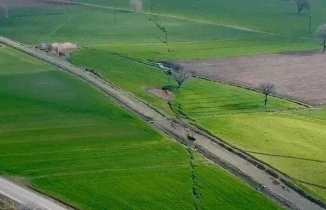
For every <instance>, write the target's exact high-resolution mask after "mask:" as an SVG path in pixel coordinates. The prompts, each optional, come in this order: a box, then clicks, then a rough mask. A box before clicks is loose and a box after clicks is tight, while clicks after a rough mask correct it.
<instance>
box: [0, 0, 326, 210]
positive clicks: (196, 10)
mask: <svg viewBox="0 0 326 210" xmlns="http://www.w3.org/2000/svg"><path fill="white" fill-rule="evenodd" d="M78 1H79V2H88V3H94V4H101V5H106V6H114V5H115V3H117V6H118V7H122V8H129V1H127V0H124V1H114V0H78ZM149 5H150V1H149V0H144V12H142V13H132V12H127V11H122V10H118V11H115V10H111V9H107V8H97V7H86V6H78V7H69V8H56V9H24V10H22V9H12V10H11V18H10V19H9V20H0V34H1V35H3V36H6V37H9V38H13V39H15V40H18V41H21V42H23V43H27V44H37V43H40V42H56V41H60V42H66V41H67V42H74V43H77V44H78V45H79V46H80V47H81V48H82V49H81V50H79V51H77V52H74V53H73V54H72V55H71V57H70V58H69V60H70V61H71V62H72V63H74V64H77V65H81V66H83V67H88V68H92V69H95V70H96V71H99V72H100V73H102V74H103V75H105V76H106V77H107V79H108V80H109V81H110V82H112V83H114V84H116V85H117V86H119V87H121V88H123V89H125V90H128V91H130V92H131V93H133V94H134V95H136V96H137V97H139V98H141V99H143V100H146V101H148V102H150V103H151V104H153V105H154V106H156V107H158V108H160V109H162V110H163V111H165V112H166V113H168V114H170V115H173V114H176V115H179V116H180V115H182V114H183V115H186V116H187V117H188V118H190V119H189V120H190V122H192V123H195V124H197V125H198V126H202V127H204V128H205V129H207V130H209V131H210V132H212V133H214V134H215V135H216V136H218V137H220V138H222V139H223V140H224V141H227V142H229V143H230V144H232V145H235V146H236V147H239V148H241V149H244V150H246V151H247V152H248V153H250V154H252V155H254V156H255V157H257V158H259V159H261V160H262V161H264V162H266V163H268V164H271V165H272V166H273V167H275V168H277V169H279V170H280V171H282V172H284V173H286V174H287V175H289V176H290V177H292V178H293V179H294V180H295V181H296V182H297V183H298V184H300V185H301V186H302V187H304V188H305V189H308V190H309V191H310V192H313V193H314V194H315V195H317V196H319V197H321V198H322V199H324V200H326V190H325V189H326V179H325V177H326V170H325V168H326V167H325V166H326V159H325V156H324V155H323V152H324V151H323V148H325V146H326V145H325V141H324V140H325V136H326V133H325V130H326V129H325V128H326V109H324V108H321V109H309V110H308V109H305V108H304V107H301V106H299V105H296V104H294V103H291V102H289V101H286V100H280V99H276V98H272V97H271V98H270V100H269V103H268V105H267V106H266V107H265V106H264V105H263V100H264V96H263V95H261V94H258V93H256V92H252V91H248V90H244V89H241V88H235V87H232V86H228V85H223V84H219V83H214V82H209V81H204V80H199V79H191V80H189V81H187V82H186V83H185V84H184V86H183V87H182V88H181V89H180V90H179V91H176V92H175V98H174V100H173V101H172V108H173V110H171V109H170V108H169V106H168V105H167V103H166V102H165V101H163V100H161V99H158V98H156V97H155V96H153V95H151V94H149V93H148V92H147V91H146V90H145V88H147V87H155V88H161V87H163V86H165V85H167V84H169V81H168V78H167V77H166V76H165V75H164V74H163V73H162V72H161V71H160V70H159V69H157V68H155V67H153V66H150V65H148V64H152V63H151V61H161V60H179V59H183V60H186V59H203V58H212V57H228V56H238V55H251V54H262V53H278V52H287V51H298V50H315V49H319V47H318V44H317V41H316V40H315V38H314V36H315V30H316V28H317V26H319V25H320V24H322V23H323V21H324V20H325V18H326V2H325V1H323V0H315V1H314V4H313V8H312V10H311V14H312V27H311V30H310V31H308V21H309V16H310V14H309V12H305V13H304V14H302V15H301V16H297V15H296V6H295V5H294V4H293V3H291V2H286V1H273V0H227V1H226V0H207V1H195V0H190V1H184V0H180V1H173V0H165V1H156V0H155V1H154V7H153V10H154V12H155V13H158V14H157V15H156V17H155V16H154V15H153V14H150V10H149ZM115 16H116V21H115ZM149 19H154V20H155V21H156V22H157V23H158V24H160V25H161V26H164V27H165V28H166V30H167V31H168V45H166V44H164V43H162V40H164V34H163V33H162V31H160V30H159V29H158V27H157V26H156V25H155V24H154V23H153V22H152V21H150V20H149ZM27 23H28V24H27ZM168 50H170V52H169V51H168ZM2 51H3V50H2ZM10 53H11V54H13V53H14V52H13V51H8V52H6V53H5V52H2V54H7V55H8V54H10ZM117 53H118V54H117ZM18 57H19V58H14V57H11V58H10V59H4V58H3V59H2V58H1V57H0V61H2V62H3V63H6V62H9V61H10V60H14V59H16V60H17V59H18V60H20V59H23V60H24V62H28V63H30V62H31V61H30V59H27V58H25V59H24V58H23V57H22V56H18ZM1 59H2V60H1ZM7 60H9V61H7ZM11 65H12V64H7V65H6V66H7V67H8V68H5V69H4V70H3V68H1V71H3V73H2V74H3V76H2V78H3V79H2V81H9V79H12V81H14V82H11V83H8V82H2V81H1V83H0V85H1V94H2V95H1V97H2V98H3V99H5V100H2V101H4V102H3V103H1V104H0V106H1V108H2V109H1V110H2V111H3V112H4V113H2V114H1V113H0V115H1V116H4V117H5V118H1V119H0V121H1V122H2V121H4V122H6V123H7V124H3V123H1V125H0V128H1V129H2V128H3V129H5V130H6V132H10V130H12V131H13V132H14V133H15V136H16V137H15V136H11V134H8V135H7V138H9V137H8V136H9V135H10V137H11V138H13V139H14V141H13V144H9V143H8V139H7V140H6V139H4V140H3V141H5V143H4V145H5V146H7V147H8V148H7V147H3V148H4V149H3V150H2V149H0V154H2V153H1V152H2V151H5V152H7V151H11V150H13V148H14V149H15V150H17V151H16V153H17V155H16V156H15V155H11V156H10V155H7V153H5V154H3V155H2V156H0V157H1V158H0V168H1V169H2V168H3V171H5V172H6V173H9V174H11V175H17V176H25V177H27V178H28V179H30V180H31V183H32V184H33V185H34V186H37V187H39V188H41V189H43V190H44V191H46V192H48V193H51V194H54V195H56V196H57V197H59V198H62V199H64V200H66V201H69V202H71V203H73V204H74V205H76V206H81V207H83V208H86V209H87V208H89V209H101V208H103V206H105V205H111V204H112V203H117V205H118V206H119V207H120V208H125V209H126V208H130V206H142V207H148V208H149V207H150V206H151V207H152V206H153V205H157V204H158V205H160V204H162V205H163V204H164V205H168V206H167V207H166V208H172V209H175V208H179V207H180V206H182V207H184V208H185V209H187V208H188V207H189V208H191V206H193V203H194V200H193V197H192V196H191V190H190V187H191V182H190V181H191V180H190V179H189V176H190V171H191V169H190V168H189V167H190V166H189V154H188V153H187V151H186V150H185V149H184V148H182V147H180V146H178V144H176V143H172V142H170V140H167V139H165V138H164V137H162V136H161V135H160V134H158V133H156V132H154V131H152V130H151V129H150V128H148V127H147V126H146V125H144V124H143V123H141V122H140V121H138V120H136V119H135V118H134V117H132V116H131V115H129V114H127V113H125V112H123V111H122V110H121V109H119V108H117V107H116V106H115V105H114V104H111V103H110V102H108V101H107V100H105V99H103V98H102V96H101V94H98V93H96V91H92V90H91V89H90V88H89V87H87V85H85V84H83V83H80V82H78V81H75V80H74V79H72V78H70V77H67V76H66V75H64V74H63V73H60V72H57V71H53V70H48V71H44V69H48V68H49V67H45V66H44V65H41V64H39V63H37V62H33V64H31V65H33V66H35V68H34V67H33V68H32V67H31V68H30V70H29V71H30V72H29V74H26V73H25V71H24V72H20V71H21V69H26V68H27V67H25V64H22V63H21V62H17V63H15V65H17V66H16V67H15V68H12V67H11ZM19 65H20V66H19ZM36 66H39V67H38V68H36ZM22 67H23V68H22ZM15 71H16V73H15ZM22 73H23V74H22ZM31 73H33V74H31ZM35 78H38V80H37V81H38V82H37V83H35ZM45 81H48V82H45ZM58 83H59V84H61V85H60V86H59V87H58V86H57V84H58ZM16 84H20V85H22V87H23V88H17V87H16ZM38 85H39V86H38ZM42 85H44V87H43V86H42ZM2 86H3V87H2ZM45 86H46V87H47V89H46V90H47V91H44V88H45ZM26 87H28V88H26ZM54 87H56V88H59V89H54ZM60 88H61V89H60ZM41 90H42V91H41ZM68 90H70V91H68ZM71 91H72V92H71ZM76 94H77V95H79V97H78V96H75V95H76ZM94 98H97V99H96V100H94ZM12 104H16V105H15V106H12ZM94 107H98V108H95V109H94ZM39 110H41V111H39ZM22 113H23V114H22ZM31 115H32V116H31ZM6 119H7V120H6ZM5 120H6V121H5ZM47 123H48V125H47ZM44 124H45V125H47V126H46V127H45V128H44V127H43V126H44ZM17 125H18V126H17ZM61 125H63V127H62V126H61ZM19 126H21V129H22V130H21V131H20V130H19V129H18V130H19V132H17V131H15V129H16V127H18V128H19ZM26 126H27V128H29V129H27V130H24V129H23V128H24V127H26ZM122 127H123V128H124V129H123V131H121V132H117V131H119V129H120V128H122ZM70 128H72V129H70ZM85 128H86V129H85ZM125 128H128V129H125ZM129 128H130V129H129ZM72 130H73V131H74V132H71V131H72ZM125 130H129V131H130V134H129V135H127V136H126V133H125V132H124V131H125ZM144 130H145V131H144ZM91 133H92V134H91ZM27 134H29V135H31V137H28V135H27ZM84 136H85V138H84ZM111 136H112V139H111ZM109 137H110V146H106V144H107V138H109ZM11 138H10V139H11ZM15 138H16V141H17V142H18V143H19V144H21V141H20V140H21V138H23V140H24V142H25V141H26V142H29V141H31V145H32V146H26V145H19V147H18V148H17V144H18V143H15ZM18 139H19V140H18ZM30 139H35V140H30ZM43 139H49V140H50V142H49V144H46V145H45V144H44V142H43V141H42V140H43ZM94 139H96V140H95V141H96V142H95V143H94ZM121 139H123V142H122V141H121ZM77 140H78V141H79V144H78V145H76V144H75V142H76V141H77ZM135 140H136V141H135ZM90 141H92V142H91V143H90ZM58 142H60V143H59V144H58ZM47 143H48V142H47ZM26 144H27V143H26ZM35 145H36V146H38V147H35ZM20 146H21V147H20ZM26 147H31V148H33V150H35V154H37V155H38V156H36V157H38V158H35V159H31V162H28V161H29V159H27V158H26V159H25V160H24V161H26V162H21V161H22V160H21V155H27V154H33V153H26ZM1 148H2V147H1ZM53 148H56V151H54V152H53ZM125 148H133V149H134V150H132V151H130V150H127V151H125V150H124V149H125ZM149 148H151V150H149ZM45 149H47V150H51V152H49V153H45V154H44V152H43V151H44V150H45ZM88 149H89V151H90V153H89V154H88V153H87V155H85V152H84V151H88ZM121 150H123V151H121ZM57 151H60V153H62V154H61V155H62V156H61V159H60V158H58V157H57V155H56V153H57ZM148 151H153V153H150V154H147V153H148ZM122 152H123V153H122ZM16 153H15V152H13V154H16ZM72 154H73V155H72ZM108 154H109V155H108ZM144 154H146V155H145V156H144ZM41 157H45V158H46V160H47V161H45V163H42V164H41V165H42V167H40V163H39V162H40V161H41V160H42V158H41ZM125 157H130V158H125ZM135 157H137V158H135ZM176 157H178V158H176ZM33 158H34V157H33ZM89 160H92V161H91V163H90V162H89ZM94 160H95V161H97V162H95V164H93V161H94ZM116 160H119V161H118V162H117V161H116ZM197 161H198V170H197V171H198V173H199V171H200V173H199V174H198V177H202V178H201V179H200V180H198V186H206V188H205V187H203V188H202V189H200V190H201V193H202V195H204V194H205V196H203V197H202V198H201V202H200V203H201V205H207V206H203V208H206V209H210V208H212V207H216V206H217V205H219V206H220V205H224V203H229V204H230V205H232V207H230V206H226V207H225V209H232V208H235V209H237V208H241V209H245V208H248V209H256V208H258V206H259V205H260V203H259V202H260V200H259V199H262V198H260V197H259V196H258V195H256V194H254V196H258V197H259V198H258V201H257V202H256V201H255V203H254V204H253V203H249V202H246V201H248V200H249V198H246V197H243V196H239V195H240V194H245V195H247V194H248V193H243V192H241V190H239V189H238V188H240V187H237V185H233V184H230V183H232V182H233V181H234V179H232V178H230V179H229V178H227V179H224V178H223V180H224V181H225V180H230V181H225V183H224V182H223V183H224V184H225V185H224V184H223V186H227V188H228V189H230V190H231V189H233V191H232V192H229V194H228V193H227V192H223V191H222V189H223V190H225V188H219V189H220V190H221V191H220V192H219V193H221V194H222V195H226V196H225V197H223V198H222V199H221V200H222V201H226V202H224V203H223V204H222V203H219V204H215V203H214V202H217V201H216V200H214V199H212V198H211V197H214V196H213V195H215V194H213V193H214V192H215V193H217V192H216V191H215V190H216V189H215V186H218V183H216V181H213V180H216V179H215V178H209V177H213V176H225V172H223V171H221V170H220V169H217V168H215V167H211V166H207V164H206V163H204V162H203V161H202V160H201V159H200V158H199V159H198V160H197ZM57 162H59V163H60V164H61V163H62V164H63V165H62V166H61V165H58V166H57V168H53V167H54V163H57ZM72 162H73V163H72ZM5 163H8V165H4V164H5ZM12 163H14V164H18V165H16V166H13V165H12ZM140 163H141V166H139V164H140ZM137 164H138V165H137ZM9 165H10V166H9ZM152 165H154V166H157V165H160V166H162V167H160V168H159V169H157V168H151V166H152ZM172 165H173V170H171V167H172ZM175 165H178V167H175ZM103 166H105V167H107V168H108V170H110V171H108V170H104V171H103V170H102V168H103ZM24 167H25V168H24ZM86 168H87V170H88V169H89V171H88V172H87V173H86V174H87V175H86V174H83V171H85V170H86ZM99 168H101V170H102V171H101V173H102V174H103V175H102V174H101V176H100V175H99V174H98V172H99V171H100V169H99ZM130 168H133V169H135V170H133V171H129V169H130ZM127 169H128V170H127ZM137 170H138V171H137ZM144 170H146V173H144ZM205 171H206V172H205ZM111 172H112V174H110V173H111ZM113 173H114V174H113ZM131 175H132V176H131ZM116 177H119V179H117V178H116ZM140 177H141V178H140ZM149 177H150V178H149ZM161 179H163V180H166V181H164V183H165V185H164V186H158V184H157V183H162V181H161ZM67 180H70V182H69V183H68V182H67ZM89 180H94V184H93V185H91V186H88V185H85V183H86V182H89ZM140 180H146V181H148V182H150V183H146V185H148V186H150V190H148V189H145V188H143V187H142V186H143V185H142V184H143V183H142V181H140ZM150 180H152V181H150ZM180 180H187V181H184V182H180ZM201 182H202V183H201ZM50 183H51V184H50ZM83 183H84V184H83ZM103 183H105V186H108V187H107V188H106V189H103V191H102V190H98V189H99V188H101V189H102V188H103V187H102V186H103ZM170 183H172V184H170ZM200 183H201V184H200ZM68 185H69V186H68ZM209 185H210V186H212V188H207V186H209ZM231 185H232V187H231ZM72 186H73V187H72ZM129 186H135V188H132V189H130V187H129ZM213 186H214V187H213ZM241 186H242V188H241V189H244V190H248V189H247V188H244V187H243V185H241ZM88 187H89V188H88ZM75 188H76V189H75ZM77 188H78V189H77ZM88 189H89V190H88ZM162 189H164V190H162ZM171 189H173V190H171ZM71 190H76V192H78V193H76V194H75V195H72V194H71V193H70V192H71ZM156 190H157V191H156ZM185 190H188V192H189V193H188V194H187V193H184V192H185ZM93 191H97V192H98V194H94V193H93ZM213 191H214V192H213ZM58 192H60V194H59V193H58ZM81 192H83V193H81ZM108 192H109V195H110V196H109V197H110V198H111V197H112V200H109V199H102V198H106V197H105V196H107V194H108ZM127 192H132V193H130V194H128V193H127ZM164 192H165V193H164ZM136 193H137V196H140V200H138V198H137V199H135V197H133V195H134V194H136ZM232 193H236V195H232ZM111 195H112V196H111ZM127 195H130V197H128V196H127ZM163 195H164V196H163ZM166 195H168V196H167V197H166ZM101 196H103V197H101ZM148 196H154V197H155V198H153V199H152V200H150V199H148ZM182 196H185V197H182ZM237 196H238V197H242V198H243V199H238V197H237ZM122 197H127V198H126V200H124V199H122ZM204 197H205V198H204ZM96 198H101V199H99V200H101V201H102V202H103V203H98V202H99V201H98V200H96ZM208 198H209V199H208ZM230 198H232V199H231V201H230V200H228V199H230ZM79 199H81V200H79ZM233 199H234V200H235V202H233V201H234V200H233ZM255 199H256V198H255ZM237 201H239V202H240V203H237ZM93 202H94V203H93ZM89 203H91V204H89ZM244 203H246V205H257V206H248V207H243V206H241V205H244ZM128 205H129V206H128ZM225 205H227V204H225ZM237 205H238V206H237ZM240 206H241V207H240ZM162 208H164V207H162ZM264 209H267V207H264Z"/></svg>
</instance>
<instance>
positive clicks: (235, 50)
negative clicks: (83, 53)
mask: <svg viewBox="0 0 326 210" xmlns="http://www.w3.org/2000/svg"><path fill="white" fill-rule="evenodd" d="M110 2H111V3H112V1H108V2H106V3H105V2H103V3H105V4H107V5H110V4H111V3H110ZM126 2H127V1H124V3H122V2H121V4H123V5H124V6H126V5H128V4H127V3H126ZM215 2H216V1H214V2H213V1H207V2H202V3H200V4H203V5H200V8H201V9H200V10H198V14H192V13H191V12H189V11H190V10H192V7H193V6H190V5H189V8H181V7H180V5H181V4H182V3H184V2H183V1H180V2H178V3H175V2H172V1H167V2H165V3H164V5H165V4H166V5H165V6H164V5H161V3H158V2H157V6H156V8H157V9H158V11H159V12H160V13H161V15H159V16H157V17H153V15H151V14H149V13H132V12H123V11H118V12H114V11H112V10H110V9H105V8H93V7H84V6H79V7H69V8H56V9H51V10H50V9H24V10H21V9H12V14H11V18H10V19H9V20H5V21H1V22H0V26H1V27H0V33H1V34H2V35H3V36H7V37H10V38H13V39H15V40H19V41H21V42H24V43H28V44H37V43H40V42H75V43H77V44H78V45H79V46H84V47H91V48H101V49H103V50H106V51H108V52H119V53H123V54H127V55H129V56H132V57H137V58H140V59H144V60H148V59H150V60H155V61H157V60H176V59H201V58H213V57H228V56H235V55H252V54H261V53H278V52H285V51H298V50H312V49H318V45H317V42H316V40H315V39H314V38H313V37H314V36H313V34H314V31H315V28H316V27H317V26H316V27H315V25H313V31H312V32H311V33H309V34H307V29H306V27H305V26H303V24H302V22H303V20H302V19H303V18H306V16H302V17H297V16H296V15H294V14H289V13H286V14H281V15H280V14H279V9H280V7H282V8H283V6H284V5H283V4H282V5H280V2H273V3H271V2H270V1H268V2H266V1H262V2H261V3H257V1H254V3H256V4H257V5H258V6H257V7H255V8H256V9H255V11H252V12H253V13H252V15H250V16H249V15H247V16H248V17H246V18H245V17H243V16H244V15H243V14H240V13H239V14H237V15H234V14H233V13H231V11H233V10H234V8H235V7H236V6H235V5H238V6H239V8H241V10H245V9H243V8H247V7H248V9H249V6H250V8H251V7H252V3H250V2H249V3H248V2H247V1H242V2H243V3H241V2H240V3H239V2H237V0H232V3H230V4H227V5H229V6H230V5H231V6H232V8H229V10H225V11H224V13H225V12H230V14H229V16H231V14H232V17H233V16H234V18H237V21H238V22H237V21H236V20H232V21H231V20H230V21H228V20H227V19H226V18H222V17H221V16H220V15H222V13H221V12H218V13H216V12H214V13H213V14H212V11H211V9H212V8H215V7H217V8H220V7H221V5H224V4H225V2H224V1H221V0H220V1H218V2H217V3H215ZM236 3H237V4H236ZM119 4H120V3H119ZM146 4H147V3H146ZM146 4H145V5H146ZM216 4H217V5H216ZM270 4H272V5H270ZM316 4H317V3H316ZM318 4H320V7H318V8H322V3H320V2H319V1H318ZM123 5H120V6H123ZM193 5H197V6H198V3H196V4H195V3H194V4H193ZM266 5H270V6H268V8H272V9H271V11H270V12H269V13H266V14H269V16H272V15H274V16H275V18H277V19H278V21H279V22H277V23H278V25H275V26H274V25H271V24H267V23H264V24H263V26H264V27H265V26H266V27H271V28H269V30H267V31H268V33H265V32H264V33H257V32H252V31H246V30H241V29H238V28H232V27H231V28H230V27H225V26H223V25H226V24H233V25H235V26H236V27H251V28H256V26H255V24H254V23H260V24H261V23H262V21H261V20H263V18H262V17H261V16H262V14H260V10H262V11H264V12H265V10H266V8H265V6H266ZM240 6H241V7H240ZM244 6H246V7H244ZM285 6H286V7H285V8H287V9H285V10H286V11H288V10H289V11H290V10H291V11H292V8H288V4H286V5H285ZM274 7H275V8H274ZM171 8H174V9H171ZM209 8H210V9H209ZM221 8H222V7H221ZM316 8H317V7H316ZM170 9H171V10H170ZM176 9H177V10H176ZM206 10H207V12H203V11H206ZM256 10H257V11H256ZM168 11H170V12H168ZM176 11H178V13H177V12H176ZM179 11H180V12H179ZM318 11H319V10H318ZM258 13H259V14H260V15H259V16H257V17H256V15H258ZM115 14H116V17H117V21H115V18H114V16H115ZM171 14H172V16H171ZM199 14H202V16H201V17H200V16H199ZM275 14H277V15H275ZM316 14H318V15H316V18H317V16H318V17H319V18H321V20H322V19H323V18H324V17H325V15H324V13H322V12H319V13H317V12H316ZM292 16H293V17H292ZM40 17H41V18H40ZM253 17H255V18H257V20H256V19H254V20H252V18H253ZM279 18H281V19H282V18H283V19H287V20H288V21H289V22H287V21H285V20H283V19H282V21H281V20H280V19H279ZM149 19H152V20H153V19H154V20H155V21H157V22H158V23H159V24H160V25H161V26H163V27H165V28H166V30H167V31H168V46H167V45H165V44H163V43H162V41H163V40H164V39H165V38H164V33H162V31H160V30H159V28H158V27H157V26H156V25H155V24H154V23H153V22H152V21H150V20H149ZM269 20H271V19H269ZM273 20H274V19H273ZM243 21H246V22H250V23H253V25H249V26H248V25H247V24H246V22H243ZM26 23H29V24H26ZM280 23H281V24H280ZM317 23H318V24H320V23H321V22H320V21H319V22H318V21H317V20H316V22H314V24H317ZM289 24H290V26H289ZM292 26H293V27H292ZM283 28H285V29H287V30H290V31H291V32H295V31H297V32H298V33H287V32H286V31H283ZM256 29H258V30H263V31H265V28H256ZM274 33H275V34H274ZM303 36H305V37H308V38H303ZM168 49H170V51H172V53H169V52H168Z"/></svg>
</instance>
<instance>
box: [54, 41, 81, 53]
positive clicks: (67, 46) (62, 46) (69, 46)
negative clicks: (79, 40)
mask: <svg viewBox="0 0 326 210" xmlns="http://www.w3.org/2000/svg"><path fill="white" fill-rule="evenodd" d="M76 49H78V47H77V45H76V44H74V43H70V42H66V43H53V44H51V45H50V51H51V52H52V53H54V54H57V55H65V54H68V53H70V52H72V51H74V50H76Z"/></svg>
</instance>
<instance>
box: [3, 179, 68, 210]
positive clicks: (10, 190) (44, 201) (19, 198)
mask: <svg viewBox="0 0 326 210" xmlns="http://www.w3.org/2000/svg"><path fill="white" fill-rule="evenodd" d="M0 194H2V195H4V196H6V197H8V198H9V199H12V200H14V201H15V202H18V203H21V204H38V205H39V207H41V208H42V209H44V208H45V209H49V210H50V209H51V210H67V209H69V208H68V207H65V206H63V205H61V204H59V203H57V202H55V201H53V200H51V199H48V198H46V197H44V196H43V195H40V194H38V193H35V192H34V191H32V190H30V189H27V188H24V187H21V186H18V185H17V184H14V183H12V182H10V181H8V180H7V179H4V178H0Z"/></svg>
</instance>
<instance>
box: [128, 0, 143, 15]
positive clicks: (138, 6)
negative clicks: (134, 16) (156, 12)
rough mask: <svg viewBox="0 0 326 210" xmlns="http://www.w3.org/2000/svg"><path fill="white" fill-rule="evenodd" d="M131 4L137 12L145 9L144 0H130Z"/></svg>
mask: <svg viewBox="0 0 326 210" xmlns="http://www.w3.org/2000/svg"><path fill="white" fill-rule="evenodd" d="M130 6H131V8H132V9H133V10H134V11H135V12H139V11H142V10H143V1H142V0H130Z"/></svg>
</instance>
